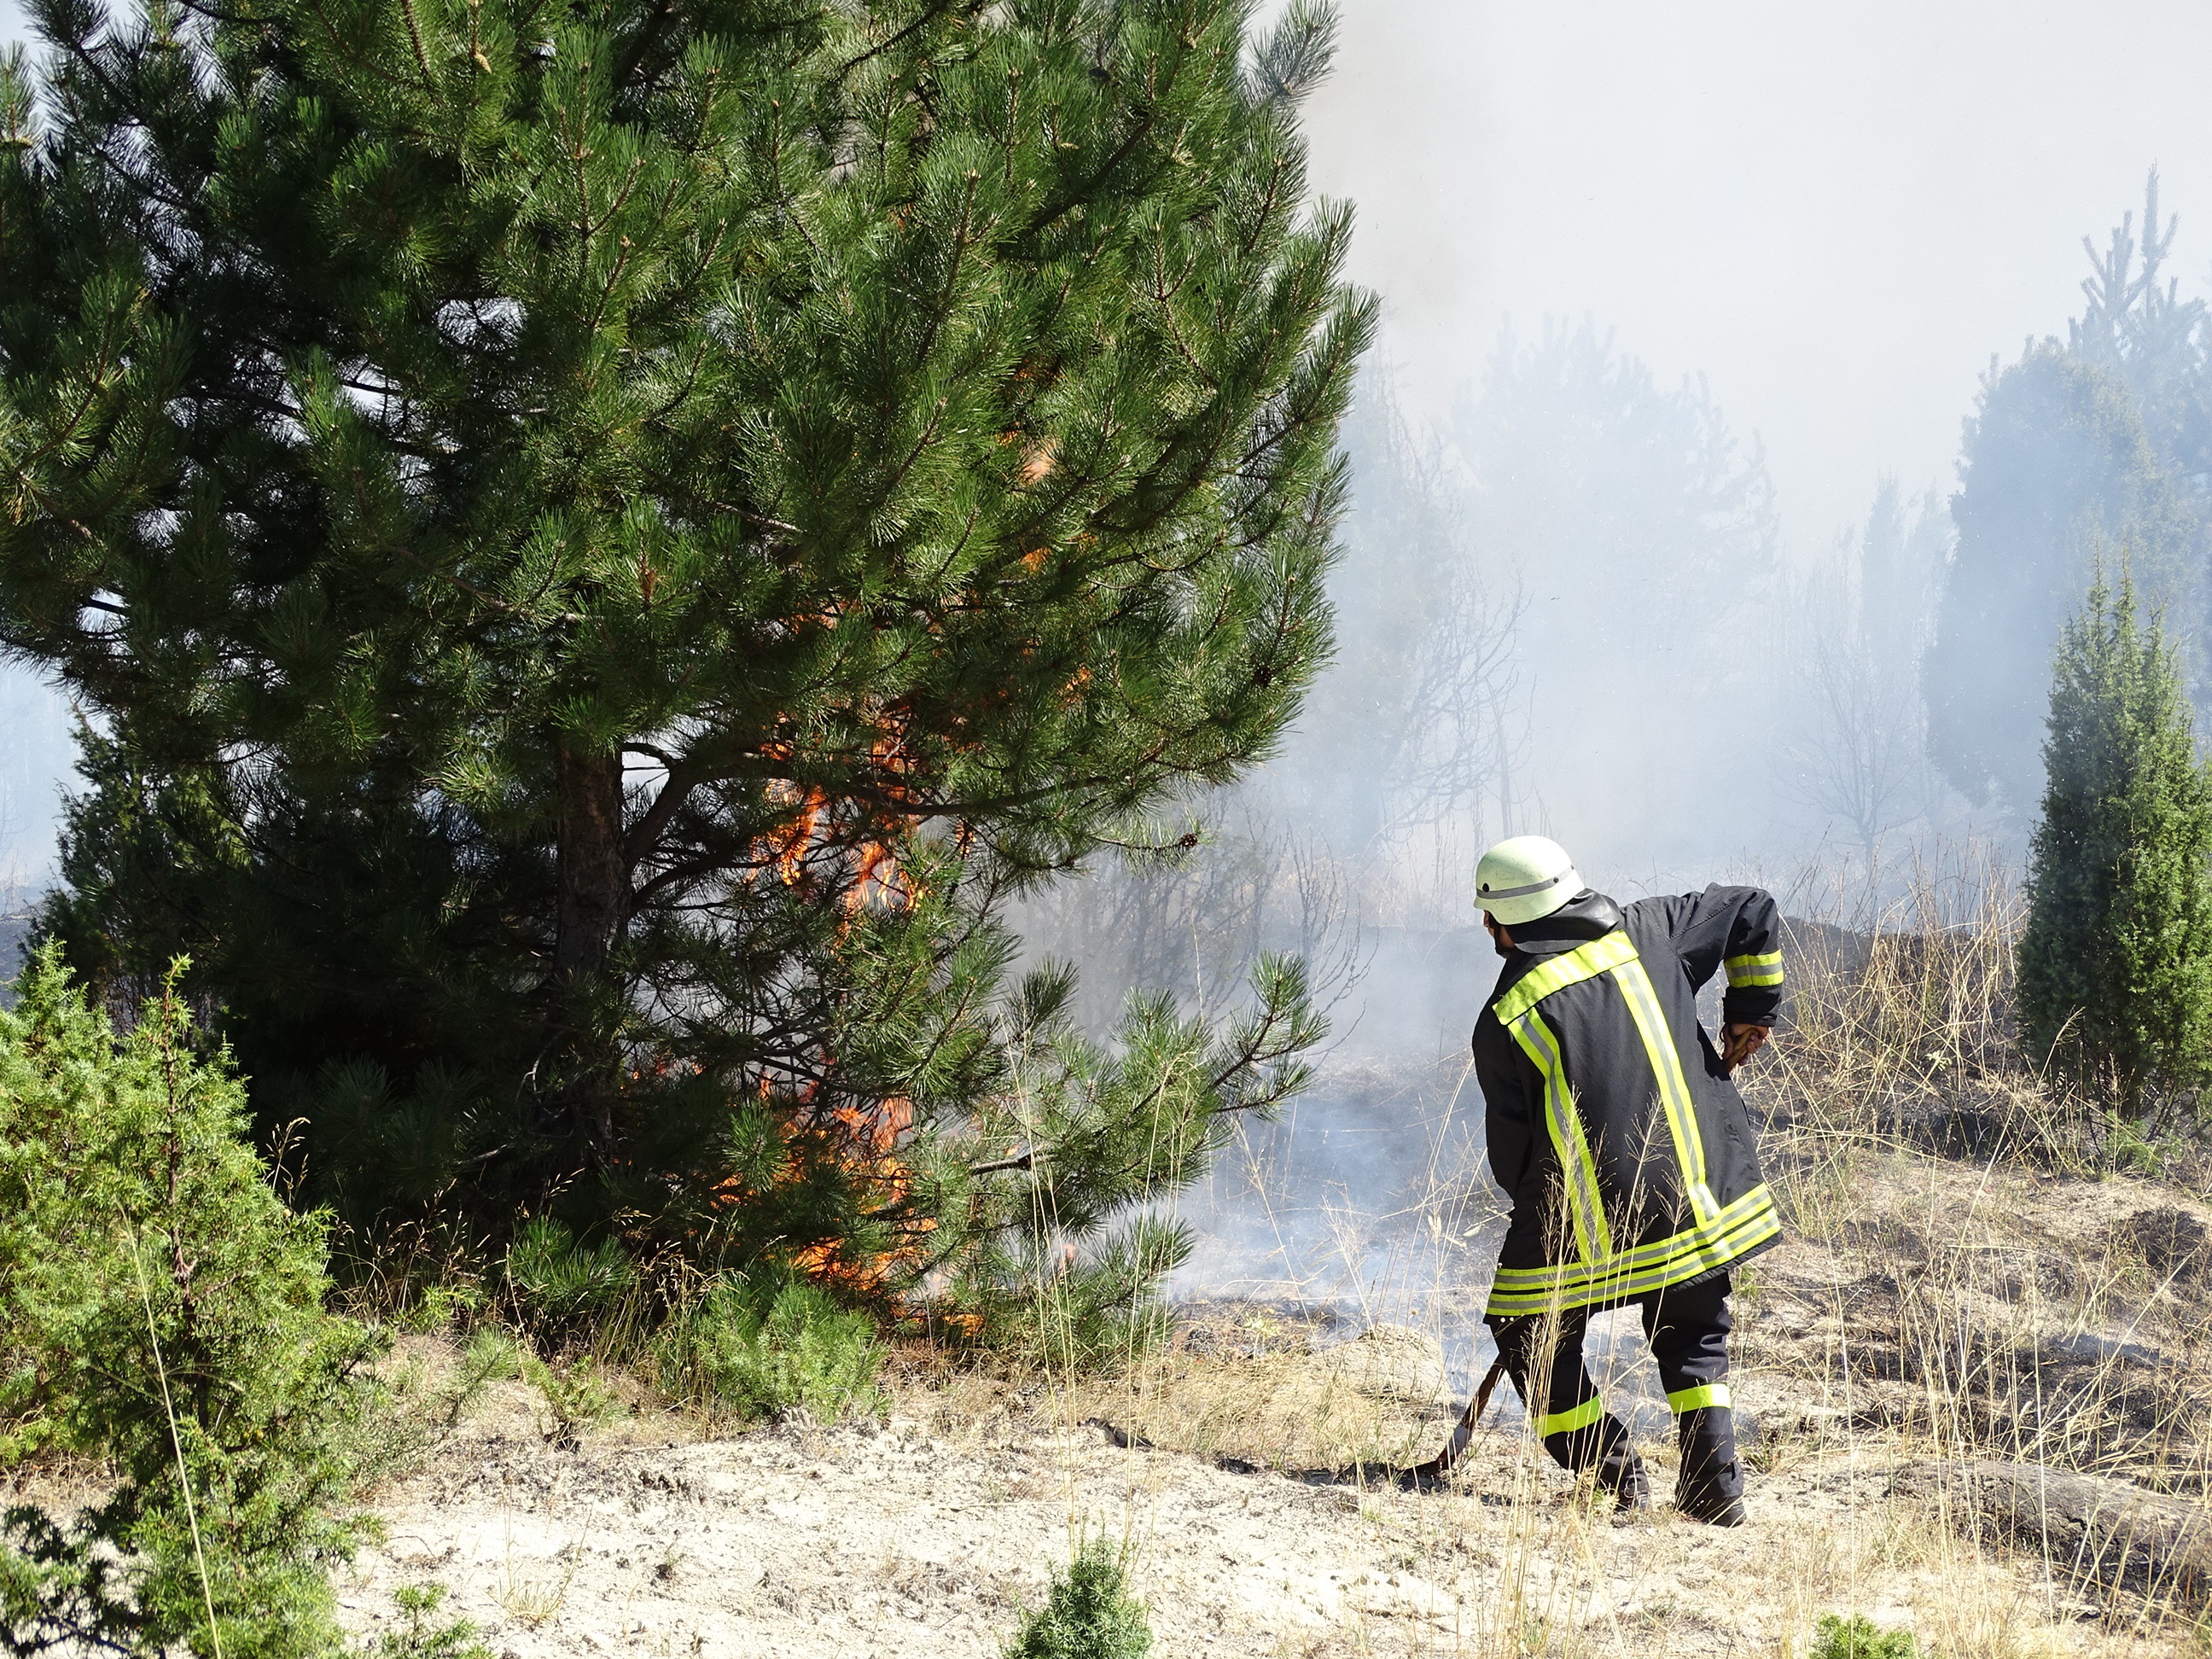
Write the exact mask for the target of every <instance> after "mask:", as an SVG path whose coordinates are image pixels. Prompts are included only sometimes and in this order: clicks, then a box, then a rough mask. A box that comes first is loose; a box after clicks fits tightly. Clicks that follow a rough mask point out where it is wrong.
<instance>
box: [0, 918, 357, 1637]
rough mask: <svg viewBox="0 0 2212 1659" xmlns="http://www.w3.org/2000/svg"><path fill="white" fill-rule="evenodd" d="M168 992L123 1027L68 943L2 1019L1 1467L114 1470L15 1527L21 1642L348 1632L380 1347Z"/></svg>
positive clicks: (1, 1628)
mask: <svg viewBox="0 0 2212 1659" xmlns="http://www.w3.org/2000/svg"><path fill="white" fill-rule="evenodd" d="M173 987H174V975H172V979H171V988H170V989H169V990H168V991H167V992H166V993H165V994H163V996H162V997H161V998H160V999H159V1000H156V1001H155V1002H153V1003H150V1004H149V1005H148V1006H147V1008H146V1010H145V1012H144V1015H143V1018H142V1019H141V1020H140V1022H139V1024H138V1025H137V1028H136V1029H135V1030H133V1031H131V1034H130V1035H129V1036H127V1037H125V1038H123V1039H122V1040H120V1041H118V1040H117V1038H116V1037H115V1036H114V1034H113V1032H112V1030H111V1028H110V1026H109V1024H108V1022H107V1019H106V1017H105V1016H104V1015H102V1014H99V1013H95V1012H90V1011H88V1009H87V1008H86V1007H85V1006H84V1005H83V1003H82V1000H80V999H79V997H78V995H77V993H76V990H75V988H74V987H72V986H71V985H70V980H69V976H68V975H67V973H66V972H65V971H64V969H62V967H61V966H60V963H59V960H58V955H57V953H56V952H55V951H52V949H49V950H47V951H43V952H41V953H40V956H39V957H37V958H36V959H35V960H34V961H33V963H32V964H31V965H30V966H29V968H28V969H27V970H26V972H25V974H24V975H23V976H22V980H21V990H22V1000H21V1003H20V1004H19V1005H18V1006H17V1007H16V1009H15V1012H13V1013H11V1014H0V1425H5V1426H6V1429H7V1434H6V1438H5V1443H4V1444H0V1466H4V1465H6V1464H9V1463H15V1462H20V1461H21V1459H23V1458H24V1457H26V1456H27V1455H32V1454H33V1453H34V1452H36V1451H38V1450H40V1449H52V1450H54V1451H58V1452H67V1453H72V1454H75V1455H81V1456H86V1457H91V1458H97V1459H100V1460H102V1462H104V1464H105V1466H106V1468H108V1469H109V1470H110V1471H111V1472H112V1478H113V1485H112V1487H111V1488H110V1490H109V1492H108V1493H107V1495H106V1498H105V1499H104V1500H103V1501H102V1502H100V1503H99V1504H96V1505H95V1506H94V1507H92V1508H90V1509H88V1510H86V1511H84V1512H83V1513H82V1514H81V1515H79V1516H76V1517H74V1518H72V1519H70V1520H67V1521H57V1520H56V1519H54V1518H53V1517H52V1516H49V1515H47V1514H46V1512H45V1511H43V1510H40V1509H38V1508H37V1507H35V1506H33V1505H27V1504H26V1505H20V1506H18V1507H16V1508H14V1509H11V1510H9V1511H8V1513H7V1515H6V1516H5V1519H4V1522H0V1648H4V1649H5V1650H8V1651H10V1652H15V1653H23V1652H33V1651H40V1650H43V1649H46V1648H50V1647H52V1646H54V1645H56V1644H70V1645H71V1646H72V1647H74V1648H75V1649H76V1650H83V1651H94V1650H101V1651H123V1652H128V1653H143V1654H153V1653H157V1652H159V1653H169V1652H177V1651H183V1650H189V1651H191V1652H192V1653H195V1654H211V1653H212V1652H214V1651H215V1650H216V1647H217V1645H219V1646H220V1649H221V1650H222V1653H223V1654H224V1655H226V1656H228V1659H249V1656H270V1659H276V1656H291V1655H295V1654H305V1653H310V1652H322V1651H325V1650H329V1649H330V1648H331V1647H332V1646H333V1645H334V1644H337V1640H338V1638H337V1630H336V1626H335V1625H334V1623H333V1621H332V1617H331V1593H330V1589H329V1587H328V1584H327V1583H326V1582H325V1569H326V1567H327V1565H329V1563H330V1562H331V1561H332V1560H334V1559H337V1558H339V1557H341V1556H343V1555H344V1554H345V1553H347V1551H348V1550H349V1547H350V1546H351V1545H352V1543H353V1541H354V1536H355V1533H354V1523H353V1522H352V1521H351V1519H350V1518H349V1516H348V1514H347V1513H346V1510H345V1508H344V1499H345V1496H346V1492H347V1488H348V1485H349V1477H350V1473H351V1463H350V1458H349V1451H348V1446H349V1437H350V1435H351V1433H352V1431H353V1428H354V1425H356V1423H357V1421H358V1419H360V1417H361V1415H362V1403H363V1401H365V1400H366V1399H367V1398H368V1389H367V1387H366V1385H365V1383H362V1381H361V1379H360V1373H359V1368H360V1366H361V1364H362V1361H363V1360H365V1359H366V1358H369V1357H370V1356H371V1355H372V1353H373V1352H374V1344H373V1342H372V1340H371V1338H370V1336H369V1334H368V1332H367V1331H365V1330H364V1329H363V1328H362V1327H361V1326H359V1325H356V1324H355V1323H354V1322H350V1321H349V1320H345V1319H342V1318H338V1317H336V1316H332V1315H331V1314H330V1313H328V1312H327V1311H325V1306H324V1298H325V1294H326V1292H327V1291H328V1289H329V1285H328V1281H327V1279H326V1277H325V1237H324V1226H323V1223H322V1221H321V1219H320V1218H319V1217H315V1216H299V1215H294V1214H291V1213H290V1212H288V1211H287V1210H286V1209H285V1207H284V1206H283V1204H282V1203H281V1202H279V1201H278V1200H277V1198H276V1194H275V1193H274V1192H273V1191H272V1190H271V1189H270V1184H269V1181H268V1179H267V1171H266V1170H265V1168H264V1165H263V1164H262V1162H261V1160H260V1159H259V1158H257V1157H256V1156H255V1154H254V1152H253V1151H252V1147H251V1146H250V1145H249V1144H248V1143H247V1140H246V1101H245V1095H244V1091H243V1090H242V1089H241V1088H240V1085H239V1083H238V1080H237V1079H235V1078H234V1076H233V1075H232V1074H231V1073H230V1071H229V1068H228V1062H227V1060H225V1059H224V1058H223V1057H222V1056H220V1055H218V1056H216V1057H214V1058H212V1059H207V1058H202V1057H200V1056H198V1055H197V1054H195V1053H194V1052H193V1048H192V1034H191V1029H190V1024H189V1022H188V1020H187V1019H186V1018H185V1013H184V1012H183V1009H182V1007H181V1006H180V1005H179V1000H178V999H177V997H176V995H175V994H174V989H173ZM211 1625H212V1629H211V1628H210V1626H211ZM218 1638H219V1641H218Z"/></svg>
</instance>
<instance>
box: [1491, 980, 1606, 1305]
mask: <svg viewBox="0 0 2212 1659" xmlns="http://www.w3.org/2000/svg"><path fill="white" fill-rule="evenodd" d="M1512 1030H1513V1039H1514V1041H1515V1042H1518V1043H1519V1044H1520V1045H1521V1048H1522V1053H1524V1054H1527V1055H1528V1058H1529V1059H1530V1060H1534V1062H1535V1065H1536V1069H1537V1070H1538V1071H1539V1072H1541V1073H1543V1077H1544V1127H1545V1129H1546V1130H1547V1132H1548V1133H1550V1135H1551V1138H1552V1150H1553V1152H1555V1153H1556V1154H1558V1157H1559V1170H1560V1172H1561V1173H1562V1174H1563V1175H1564V1176H1565V1178H1566V1184H1567V1213H1568V1216H1569V1217H1570V1218H1571V1219H1572V1221H1573V1222H1574V1227H1575V1248H1576V1249H1577V1251H1578V1252H1579V1253H1580V1254H1581V1256H1582V1259H1583V1261H1590V1262H1596V1261H1604V1260H1606V1258H1607V1257H1608V1256H1610V1255H1612V1254H1613V1230H1612V1229H1611V1228H1609V1227H1608V1226H1607V1225H1606V1220H1605V1205H1604V1203H1603V1201H1602V1200H1601V1199H1600V1198H1599V1197H1598V1190H1597V1165H1596V1164H1595V1162H1594V1161H1593V1160H1592V1159H1591V1158H1590V1150H1589V1139H1588V1138H1587V1137H1586V1136H1585V1135H1584V1134H1583V1120H1582V1114H1581V1113H1579V1112H1577V1110H1575V1097H1574V1093H1573V1091H1571V1089H1570V1088H1569V1087H1568V1086H1567V1067H1566V1062H1565V1060H1563V1059H1562V1058H1561V1056H1560V1054H1559V1038H1558V1037H1557V1036H1554V1035H1553V1031H1552V1028H1551V1027H1550V1026H1548V1025H1547V1024H1544V1017H1543V1016H1542V1015H1541V1014H1540V1013H1538V1012H1536V1011H1535V1010H1534V1008H1531V1009H1529V1010H1528V1012H1525V1013H1523V1014H1522V1016H1521V1017H1520V1018H1518V1019H1516V1020H1515V1021H1514V1022H1513V1026H1512Z"/></svg>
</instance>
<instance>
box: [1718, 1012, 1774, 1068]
mask: <svg viewBox="0 0 2212 1659" xmlns="http://www.w3.org/2000/svg"><path fill="white" fill-rule="evenodd" d="M1765 1045H1766V1028H1765V1026H1764V1025H1745V1024H1735V1025H1730V1026H1727V1027H1725V1028H1723V1030H1722V1032H1721V1063H1722V1064H1723V1065H1724V1066H1727V1067H1728V1068H1729V1070H1730V1071H1731V1072H1733V1071H1734V1070H1735V1068H1736V1067H1737V1066H1741V1065H1742V1064H1743V1063H1744V1061H1746V1060H1749V1059H1750V1058H1751V1057H1752V1056H1753V1054H1757V1053H1758V1052H1759V1050H1760V1049H1761V1048H1764V1047H1765Z"/></svg>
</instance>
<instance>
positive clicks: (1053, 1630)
mask: <svg viewBox="0 0 2212 1659" xmlns="http://www.w3.org/2000/svg"><path fill="white" fill-rule="evenodd" d="M1151 1650H1152V1626H1150V1625H1149V1624H1147V1623H1146V1619H1145V1608H1144V1604H1143V1603H1142V1602H1140V1601H1137V1600H1135V1599H1134V1598H1133V1597H1132V1596H1131V1595H1129V1593H1128V1589H1127V1582H1126V1580H1125V1579H1124V1577H1123V1575H1122V1571H1121V1557H1120V1556H1119V1555H1117V1554H1116V1553H1115V1552H1114V1551H1113V1550H1112V1549H1110V1548H1109V1547H1107V1544H1106V1541H1105V1540H1103V1538H1092V1539H1086V1540H1085V1541H1084V1542H1083V1544H1082V1546H1081V1547H1079V1548H1078V1549H1077V1551H1076V1553H1075V1559H1074V1560H1073V1561H1072V1562H1070V1563H1069V1564H1068V1568H1067V1571H1066V1573H1065V1574H1063V1575H1059V1576H1055V1577H1054V1579H1053V1583H1052V1593H1051V1595H1049V1596H1048V1597H1047V1599H1046V1601H1045V1604H1044V1606H1043V1607H1040V1608H1037V1609H1036V1610H1035V1611H1033V1612H1030V1613H1024V1614H1023V1615H1022V1622H1021V1628H1020V1629H1019V1630H1018V1631H1017V1632H1015V1633H1014V1638H1013V1639H1012V1641H1010V1642H1008V1643H1007V1644H1006V1646H1005V1647H1004V1648H1002V1649H1001V1650H1000V1652H1001V1653H1002V1654H1003V1655H1004V1656H1005V1659H1144V1656H1145V1655H1146V1653H1148V1652H1150V1651H1151Z"/></svg>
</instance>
